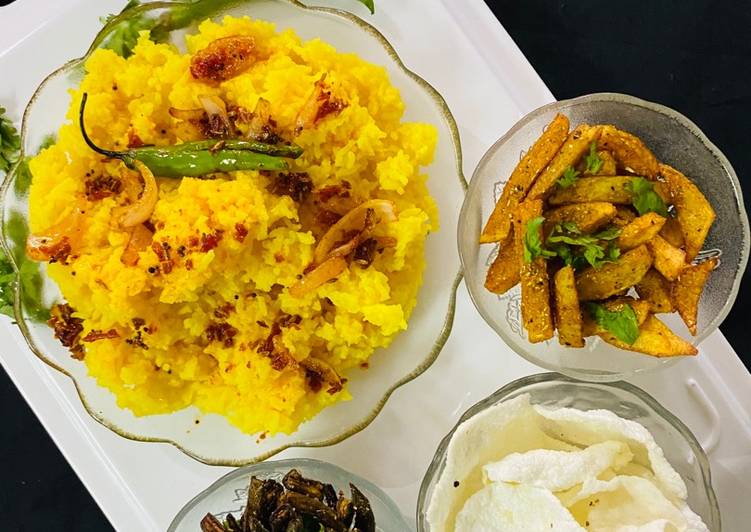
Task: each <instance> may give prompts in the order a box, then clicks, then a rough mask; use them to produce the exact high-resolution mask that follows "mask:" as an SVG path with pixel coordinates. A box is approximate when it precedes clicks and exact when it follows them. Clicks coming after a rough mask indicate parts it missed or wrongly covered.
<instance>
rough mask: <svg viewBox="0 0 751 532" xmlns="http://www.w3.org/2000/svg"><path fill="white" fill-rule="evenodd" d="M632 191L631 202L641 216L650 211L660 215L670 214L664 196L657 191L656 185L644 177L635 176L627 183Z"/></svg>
mask: <svg viewBox="0 0 751 532" xmlns="http://www.w3.org/2000/svg"><path fill="white" fill-rule="evenodd" d="M626 187H627V188H628V190H629V192H631V203H632V204H633V206H634V208H635V209H636V212H638V213H639V216H643V215H645V214H647V213H648V212H656V213H657V214H659V215H660V216H665V217H667V216H668V208H667V206H666V205H665V202H664V201H662V198H661V197H660V196H659V194H657V192H655V189H654V185H653V184H652V183H650V182H649V181H647V180H646V179H644V178H643V177H634V178H632V179H631V181H630V182H629V183H628V184H627V185H626Z"/></svg>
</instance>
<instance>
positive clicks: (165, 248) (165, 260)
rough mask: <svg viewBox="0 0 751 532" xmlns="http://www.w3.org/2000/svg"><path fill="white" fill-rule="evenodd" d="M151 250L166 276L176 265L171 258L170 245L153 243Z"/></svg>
mask: <svg viewBox="0 0 751 532" xmlns="http://www.w3.org/2000/svg"><path fill="white" fill-rule="evenodd" d="M151 249H152V251H153V252H154V254H155V255H156V256H157V258H158V259H159V266H160V268H161V270H162V272H164V273H165V274H168V273H170V272H171V271H172V267H173V266H174V265H175V262H174V261H173V260H172V258H171V257H170V249H171V247H170V245H169V244H168V243H167V242H161V243H159V242H153V243H152V244H151Z"/></svg>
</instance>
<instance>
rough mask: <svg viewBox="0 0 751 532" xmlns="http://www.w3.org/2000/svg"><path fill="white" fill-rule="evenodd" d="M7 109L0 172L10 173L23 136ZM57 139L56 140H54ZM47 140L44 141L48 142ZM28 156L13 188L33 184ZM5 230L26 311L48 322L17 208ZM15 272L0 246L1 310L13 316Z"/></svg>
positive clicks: (1, 126)
mask: <svg viewBox="0 0 751 532" xmlns="http://www.w3.org/2000/svg"><path fill="white" fill-rule="evenodd" d="M4 113H5V109H3V108H2V107H0V172H3V173H7V172H8V171H9V170H10V167H11V165H13V164H14V163H15V162H16V161H18V157H19V154H20V150H21V138H20V137H19V135H18V131H17V130H16V128H15V126H14V125H13V123H12V122H11V121H10V120H8V119H7V118H6V117H5V114H4ZM53 141H54V140H53ZM46 142H47V141H46V140H45V144H46ZM28 161H29V158H28V157H27V158H24V159H23V160H22V161H21V162H20V163H19V166H18V169H17V174H16V179H15V182H14V189H15V190H16V192H18V193H24V192H26V191H27V190H28V187H29V185H30V184H31V173H30V172H29V166H28ZM5 233H6V234H7V235H8V237H9V239H8V240H9V241H8V245H9V246H10V247H11V250H12V251H13V255H14V258H15V260H16V264H17V265H18V268H19V273H18V279H19V280H20V283H21V294H22V300H21V301H22V304H23V308H24V310H25V311H26V314H27V315H28V316H29V317H30V318H31V319H33V320H35V321H45V320H47V319H48V318H49V311H48V310H47V309H46V308H44V305H43V303H42V284H43V283H42V276H41V273H40V271H39V264H37V263H36V262H33V261H30V260H28V259H27V258H26V257H25V255H24V246H25V245H26V237H27V236H28V234H29V230H28V226H27V224H26V221H25V219H24V217H23V216H22V215H21V214H20V213H19V212H17V211H13V212H11V214H10V216H9V217H8V220H7V223H6V226H5ZM15 282H16V273H15V272H14V270H13V264H12V263H11V260H10V258H9V257H8V256H7V255H6V254H5V252H4V251H3V250H2V249H0V313H2V314H5V315H6V316H11V317H13V315H14V313H13V302H14V300H15V297H16V285H15Z"/></svg>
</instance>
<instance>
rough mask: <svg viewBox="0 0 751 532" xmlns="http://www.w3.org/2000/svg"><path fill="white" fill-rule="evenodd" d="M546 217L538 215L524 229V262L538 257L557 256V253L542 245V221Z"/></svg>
mask: <svg viewBox="0 0 751 532" xmlns="http://www.w3.org/2000/svg"><path fill="white" fill-rule="evenodd" d="M544 221H545V218H544V217H542V216H537V217H536V218H532V219H531V220H529V221H528V222H527V225H526V226H525V229H524V241H523V242H524V262H527V263H529V262H532V261H533V260H535V259H536V258H537V257H544V258H549V257H555V253H553V252H552V251H550V250H547V249H545V248H544V247H543V245H542V237H541V236H540V235H541V233H542V223H543V222H544Z"/></svg>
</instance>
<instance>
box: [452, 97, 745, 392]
mask: <svg viewBox="0 0 751 532" xmlns="http://www.w3.org/2000/svg"><path fill="white" fill-rule="evenodd" d="M557 113H563V114H565V115H566V116H568V117H569V119H570V120H571V125H572V128H573V127H574V126H575V125H577V124H580V123H588V124H614V125H615V126H617V127H619V128H622V129H625V130H626V131H630V132H632V133H634V134H636V135H637V136H639V137H641V138H642V139H643V140H644V142H645V143H646V144H647V146H649V147H650V148H651V149H652V151H653V152H654V153H655V155H656V156H657V158H658V159H659V160H661V161H663V162H666V163H668V164H670V165H672V166H674V167H675V168H678V169H679V170H681V171H682V172H684V173H685V174H686V175H687V176H689V177H691V178H692V179H694V180H695V181H696V183H697V185H698V186H699V188H701V190H702V191H703V192H704V194H705V195H706V196H707V198H708V199H709V201H710V202H711V204H712V205H713V207H714V209H715V211H716V212H717V219H716V220H715V222H714V225H713V226H712V229H711V231H710V232H709V235H708V237H707V240H706V242H705V250H704V251H702V252H701V254H700V256H703V257H707V256H720V257H721V261H720V265H719V267H718V268H717V269H716V270H715V271H714V272H713V273H712V275H711V276H710V278H709V282H708V283H707V286H706V288H705V290H704V293H703V294H702V297H701V301H700V303H699V315H698V324H697V334H696V336H691V334H690V333H689V331H688V329H687V328H686V326H685V325H684V323H683V321H682V320H681V319H680V317H678V314H677V313H674V314H662V315H661V316H660V319H664V321H665V322H666V324H667V325H668V326H669V327H670V328H671V329H672V330H673V331H675V332H676V333H677V334H679V335H680V336H682V337H683V338H685V339H686V340H688V341H689V342H691V343H692V344H694V345H697V344H699V343H700V342H701V341H702V340H703V339H704V338H706V337H707V336H709V335H710V334H711V333H712V332H713V331H714V330H715V329H717V327H719V325H720V323H722V320H724V319H725V316H727V314H728V312H730V308H731V307H732V306H733V302H734V301H735V298H736V296H737V294H738V289H739V287H740V282H741V276H742V275H743V271H744V270H745V268H746V263H747V261H748V255H749V225H748V217H747V215H746V211H745V209H744V206H743V194H742V192H741V186H740V183H739V181H738V177H737V176H736V174H735V171H734V170H733V168H732V166H730V163H729V162H728V160H727V159H726V158H725V156H724V155H723V154H722V153H721V152H720V150H719V149H718V148H717V147H716V146H715V145H714V144H712V143H711V142H710V141H709V139H707V137H706V136H705V135H704V134H703V133H702V132H701V130H699V128H698V127H697V126H696V124H694V123H693V122H691V121H690V120H689V119H688V118H686V117H685V116H683V115H681V114H680V113H678V112H676V111H674V110H672V109H669V108H667V107H664V106H662V105H658V104H655V103H651V102H646V101H644V100H640V99H638V98H634V97H632V96H627V95H625V94H610V93H601V94H590V95H587V96H582V97H580V98H575V99H573V100H564V101H560V102H555V103H551V104H549V105H546V106H544V107H541V108H539V109H537V110H535V111H532V112H531V113H529V114H528V115H527V116H525V117H524V118H522V119H521V120H520V121H519V122H517V123H516V125H514V127H512V128H511V129H510V130H509V131H508V133H506V134H505V135H504V136H503V137H502V138H501V139H500V140H498V141H497V142H496V143H495V144H493V146H491V147H490V149H489V150H488V151H487V152H486V153H485V155H484V156H483V158H482V160H481V161H480V163H479V164H478V166H477V168H476V170H475V172H474V175H473V176H472V181H471V182H470V186H469V191H468V192H467V196H466V198H465V200H464V204H463V205H462V211H461V214H460V217H459V229H458V245H459V255H460V257H461V260H462V265H463V267H464V276H465V282H466V284H467V288H468V290H469V293H470V296H471V297H472V301H473V302H474V304H475V307H477V310H478V311H479V312H480V314H481V315H482V317H483V318H484V319H485V321H486V322H487V323H488V324H489V325H490V326H491V327H492V328H493V329H494V330H495V332H496V333H498V335H499V336H500V337H501V338H502V339H503V341H504V342H506V344H508V345H509V346H510V347H511V348H512V349H513V350H514V351H516V353H518V354H519V355H521V356H522V357H524V358H525V359H527V360H529V361H530V362H532V363H533V364H536V365H537V366H540V367H543V368H545V369H549V370H552V371H558V372H561V373H564V374H566V375H570V376H572V377H576V378H580V379H585V380H591V381H614V380H620V379H624V378H627V377H628V376H630V375H633V374H635V373H639V372H643V371H648V370H654V369H657V368H661V367H665V366H666V365H669V364H672V363H675V361H676V360H677V359H676V358H675V357H673V358H655V357H651V356H648V355H643V354H639V353H632V352H629V351H623V350H621V349H618V348H616V347H613V346H611V345H610V344H607V343H605V342H603V341H602V340H600V339H599V338H596V337H594V338H588V339H587V345H586V347H583V348H580V349H575V348H568V347H564V346H561V345H560V344H559V343H558V339H557V337H555V336H554V337H553V338H552V339H550V340H548V341H546V342H541V343H538V344H532V343H530V342H528V341H527V337H526V332H525V331H524V329H523V327H522V326H521V319H520V302H521V289H520V288H519V286H518V285H517V286H516V287H514V288H512V289H511V290H509V291H508V292H506V293H505V294H503V295H500V296H499V295H497V294H494V293H492V292H489V291H488V290H486V289H485V287H484V282H485V276H486V273H487V270H488V267H489V266H490V264H491V263H492V262H493V259H494V258H495V255H496V253H497V250H498V246H495V247H494V246H492V245H489V244H484V245H479V244H478V241H479V236H480V233H481V232H482V228H483V224H484V223H485V221H486V220H487V219H488V217H489V216H490V213H491V212H492V210H493V207H494V206H495V200H496V197H498V196H499V195H500V190H501V189H502V187H503V185H504V184H505V183H506V180H507V178H508V176H509V175H510V174H511V171H512V170H513V168H514V167H515V166H516V163H517V162H518V161H519V159H520V157H521V156H522V155H523V153H524V151H525V150H527V149H529V147H530V146H531V145H532V143H533V142H534V141H535V140H536V139H537V138H538V137H539V136H540V134H541V133H542V131H543V128H544V126H546V125H547V124H548V123H549V122H550V121H551V120H552V119H553V117H554V116H555V115H556V114H557ZM700 356H701V355H700Z"/></svg>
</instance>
